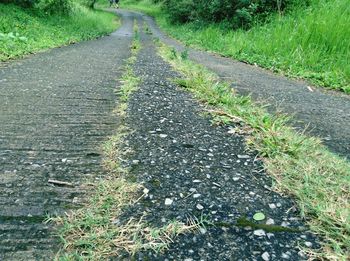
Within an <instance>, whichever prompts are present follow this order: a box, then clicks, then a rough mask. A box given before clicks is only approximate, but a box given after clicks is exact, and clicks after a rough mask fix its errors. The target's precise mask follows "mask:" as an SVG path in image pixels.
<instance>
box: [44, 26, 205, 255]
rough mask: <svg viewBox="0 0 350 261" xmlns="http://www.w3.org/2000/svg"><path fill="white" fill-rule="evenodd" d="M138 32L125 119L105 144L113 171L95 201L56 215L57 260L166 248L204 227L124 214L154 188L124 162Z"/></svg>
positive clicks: (125, 88)
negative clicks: (136, 178) (153, 224)
mask: <svg viewBox="0 0 350 261" xmlns="http://www.w3.org/2000/svg"><path fill="white" fill-rule="evenodd" d="M135 30H136V31H137V27H135ZM137 35H138V34H135V39H134V41H133V44H132V46H131V48H132V54H133V55H132V57H131V58H129V60H128V62H127V65H126V66H125V73H124V75H123V77H122V80H121V82H122V86H121V87H120V89H118V90H117V94H118V96H119V97H120V103H119V105H118V107H117V108H116V109H115V113H116V114H117V116H118V118H119V120H120V122H121V123H120V126H119V128H118V129H117V130H116V134H115V135H113V136H112V137H110V139H109V140H108V141H107V142H105V144H104V145H103V148H102V150H103V153H104V155H105V160H104V167H105V168H106V170H107V171H108V173H109V175H108V177H106V178H105V179H104V180H102V181H101V182H99V183H98V184H97V185H96V187H95V190H94V191H93V192H92V195H91V198H90V199H89V200H88V201H89V202H88V203H87V204H86V205H85V206H84V207H83V208H81V209H79V210H75V211H72V212H71V213H69V214H67V215H66V216H65V217H56V218H52V219H51V220H52V221H54V222H55V223H56V224H58V225H59V230H58V235H59V237H60V238H61V241H62V242H63V247H62V249H61V251H60V252H59V253H58V255H57V257H56V259H57V260H108V259H109V258H111V257H112V258H119V257H121V256H124V257H125V254H129V255H134V254H135V253H137V252H139V251H142V250H149V249H151V250H154V251H156V252H160V251H162V250H164V249H166V248H167V247H168V245H169V244H170V243H171V242H172V240H173V238H174V237H176V236H177V235H179V234H182V233H186V232H190V231H194V230H196V229H197V227H198V225H197V223H196V222H195V221H194V220H189V221H188V222H187V223H186V224H185V223H182V222H178V221H172V222H170V223H168V224H166V225H164V226H163V227H150V226H149V225H148V224H147V223H146V222H144V220H143V217H141V218H133V217H131V218H130V219H128V220H126V221H121V220H119V218H120V216H121V214H122V213H123V210H124V209H125V208H128V207H130V206H131V205H133V204H135V203H136V202H138V201H139V200H140V199H142V198H143V197H144V196H145V195H147V193H148V190H147V188H145V187H143V186H142V185H141V184H137V183H136V182H134V181H132V178H128V177H129V175H128V174H129V173H128V169H126V168H124V167H123V166H122V164H121V162H122V161H123V159H125V158H126V157H127V156H128V155H129V156H130V153H131V152H130V151H129V149H128V148H126V147H125V145H124V140H125V138H126V137H127V135H128V133H130V131H131V130H130V129H129V128H128V127H127V126H126V125H125V118H126V117H127V114H126V110H127V106H128V100H129V98H130V95H131V94H132V93H133V92H134V91H135V90H137V88H138V85H139V84H140V78H138V77H136V76H135V75H134V73H133V70H132V64H133V63H134V62H135V61H136V54H137V52H138V50H139V49H140V42H139V40H138V36H137ZM118 260H119V259H118Z"/></svg>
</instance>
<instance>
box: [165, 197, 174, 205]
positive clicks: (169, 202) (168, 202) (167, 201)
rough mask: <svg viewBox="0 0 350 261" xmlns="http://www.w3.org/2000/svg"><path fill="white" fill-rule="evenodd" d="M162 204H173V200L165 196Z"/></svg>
mask: <svg viewBox="0 0 350 261" xmlns="http://www.w3.org/2000/svg"><path fill="white" fill-rule="evenodd" d="M164 204H165V205H166V206H170V205H171V204H173V200H172V199H170V198H166V199H165V202H164Z"/></svg>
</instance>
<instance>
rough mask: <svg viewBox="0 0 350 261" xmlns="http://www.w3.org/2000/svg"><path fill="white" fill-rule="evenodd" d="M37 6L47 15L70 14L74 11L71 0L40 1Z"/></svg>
mask: <svg viewBox="0 0 350 261" xmlns="http://www.w3.org/2000/svg"><path fill="white" fill-rule="evenodd" d="M35 6H36V8H38V9H39V10H41V11H43V12H44V13H45V14H69V13H70V12H71V11H72V2H71V0H40V1H38V2H37V4H35Z"/></svg>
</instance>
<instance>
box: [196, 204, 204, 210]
mask: <svg viewBox="0 0 350 261" xmlns="http://www.w3.org/2000/svg"><path fill="white" fill-rule="evenodd" d="M196 208H197V209H198V210H202V209H203V208H204V207H203V206H202V205H201V204H197V205H196Z"/></svg>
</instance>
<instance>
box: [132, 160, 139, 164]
mask: <svg viewBox="0 0 350 261" xmlns="http://www.w3.org/2000/svg"><path fill="white" fill-rule="evenodd" d="M139 163H140V161H139V160H133V161H132V164H134V165H137V164H139Z"/></svg>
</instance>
